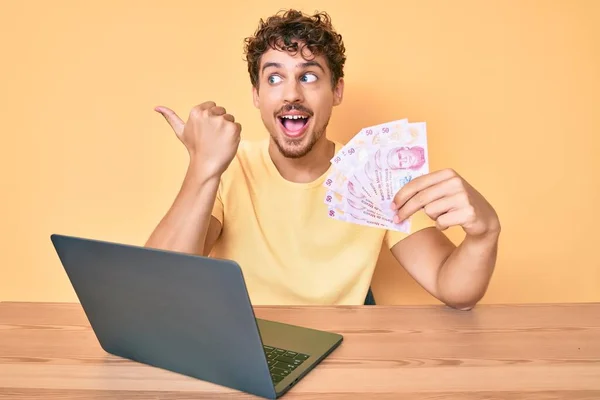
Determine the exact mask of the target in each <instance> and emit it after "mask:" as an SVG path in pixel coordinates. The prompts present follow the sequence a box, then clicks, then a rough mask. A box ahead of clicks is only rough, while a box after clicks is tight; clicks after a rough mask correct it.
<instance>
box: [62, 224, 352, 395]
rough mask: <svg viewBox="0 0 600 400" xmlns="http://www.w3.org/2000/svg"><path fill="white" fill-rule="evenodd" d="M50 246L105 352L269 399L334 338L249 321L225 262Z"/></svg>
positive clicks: (73, 243) (236, 270)
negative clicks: (52, 247)
mask: <svg viewBox="0 0 600 400" xmlns="http://www.w3.org/2000/svg"><path fill="white" fill-rule="evenodd" d="M51 240H52V243H53V245H54V248H55V249H56V252H57V254H58V256H59V258H60V261H61V263H62V265H63V267H64V269H65V271H66V273H67V275H68V277H69V280H70V282H71V284H72V285H73V288H74V290H75V293H76V295H77V296H78V298H79V301H80V303H81V305H82V307H83V309H84V311H85V314H86V316H87V318H88V320H89V322H90V325H91V327H92V329H93V331H94V333H95V335H96V337H97V338H98V341H99V343H100V346H102V348H103V349H104V350H105V351H106V352H108V353H110V354H114V355H116V356H119V357H123V358H127V359H130V360H134V361H137V362H141V363H144V364H148V365H151V366H154V367H158V368H162V369H165V370H169V371H173V372H177V373H181V374H184V375H188V376H191V377H194V378H198V379H202V380H205V381H208V382H212V383H215V384H218V385H222V386H225V387H229V388H233V389H236V390H239V391H242V392H246V393H251V394H254V395H257V396H261V397H264V398H278V397H281V396H282V395H283V394H284V393H285V392H287V391H288V390H289V389H290V388H291V387H292V386H293V385H294V384H295V383H296V382H297V381H298V380H300V379H301V378H302V377H304V376H305V375H306V374H307V373H308V372H309V371H311V370H312V369H313V368H315V367H316V366H317V364H318V363H319V362H321V361H322V360H323V359H324V358H325V357H326V356H327V355H329V354H330V353H331V352H332V351H333V350H334V349H335V348H336V347H338V346H339V345H340V343H341V342H342V340H343V337H342V336H341V335H339V334H337V333H330V332H324V331H319V330H314V329H309V328H304V327H299V326H294V325H289V324H283V323H279V322H274V321H267V320H262V319H257V318H255V315H254V310H253V308H252V305H251V303H250V298H249V295H248V292H247V288H246V285H245V282H244V278H243V275H242V270H241V268H240V266H239V265H238V264H237V263H236V262H234V261H231V260H223V259H214V258H208V257H202V256H196V255H189V254H183V253H178V252H172V251H164V250H157V249H150V248H145V247H138V246H132V245H124V244H117V243H110V242H106V241H99V240H92V239H85V238H78V237H73V236H65V235H58V234H53V235H51Z"/></svg>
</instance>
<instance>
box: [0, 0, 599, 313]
mask: <svg viewBox="0 0 600 400" xmlns="http://www.w3.org/2000/svg"><path fill="white" fill-rule="evenodd" d="M367 4H368V6H367ZM2 5H3V7H2V12H0V33H1V37H2V53H1V57H2V61H1V62H0V102H1V103H0V133H1V135H2V142H1V144H0V174H1V175H0V178H1V182H2V186H1V188H2V189H1V190H2V196H1V197H0V202H1V210H2V228H1V229H0V235H1V237H0V246H1V253H0V254H1V256H0V257H1V258H0V260H1V261H0V300H35V301H37V300H43V301H76V298H75V296H74V292H73V291H72V289H71V287H70V284H69V282H68V280H67V278H66V276H65V274H64V272H63V270H62V267H61V266H60V264H59V262H58V258H57V257H56V255H55V253H54V250H53V248H52V246H51V242H50V240H49V235H50V234H51V233H54V232H58V233H65V234H71V235H80V236H87V237H93V238H99V239H104V240H111V241H119V242H124V243H131V244H142V243H144V241H145V240H146V238H147V237H148V235H149V234H150V232H151V230H152V229H153V228H154V227H155V225H156V223H157V222H158V220H159V219H160V218H161V217H162V216H163V214H164V213H165V212H166V210H167V209H168V207H169V206H170V204H171V202H172V200H173V198H174V196H175V195H176V193H177V191H178V189H179V185H180V183H181V180H182V178H183V175H184V172H185V169H186V162H187V153H186V152H185V149H184V148H183V146H182V145H181V144H180V143H179V141H178V140H177V139H176V138H175V136H174V135H173V134H172V132H171V131H170V128H169V127H168V125H167V124H166V122H165V121H164V120H163V119H162V117H161V116H160V115H159V114H157V113H155V112H154V111H153V107H154V106H155V105H158V104H163V105H167V106H169V107H172V108H174V109H175V110H176V111H178V112H179V113H180V114H181V115H184V116H185V115H187V112H188V110H189V109H190V107H191V106H193V105H194V104H197V103H200V102H203V101H205V100H214V101H216V102H217V103H219V104H221V105H224V106H225V107H226V108H227V110H228V111H230V112H232V113H233V114H234V115H235V116H236V118H237V120H238V121H240V122H241V123H242V125H243V136H244V137H245V138H250V139H257V138H263V137H265V135H266V134H267V133H266V132H265V130H264V129H263V126H262V123H261V121H260V117H259V114H258V111H257V110H256V109H254V108H253V106H252V104H251V91H250V83H249V78H248V75H247V72H246V65H245V63H244V62H243V60H242V40H243V38H244V37H245V36H247V35H250V34H252V33H253V32H254V29H255V28H256V25H257V22H258V20H259V18H261V17H266V16H268V15H270V14H272V13H274V12H276V11H277V10H279V9H280V8H288V7H294V6H295V7H301V9H302V10H304V11H307V12H313V11H315V10H322V11H327V12H328V13H330V14H331V16H332V17H333V22H334V24H335V26H336V28H337V29H338V30H339V31H340V32H341V33H342V34H343V36H344V40H345V44H346V47H347V55H348V62H347V68H346V75H347V76H346V93H345V100H344V103H343V104H342V106H340V107H339V108H337V109H336V110H335V111H334V116H333V120H332V123H331V124H330V129H329V132H328V134H329V135H330V137H332V138H334V139H338V140H342V141H344V142H345V141H347V140H348V139H349V138H350V137H352V136H353V135H354V134H355V133H356V132H358V131H359V130H360V128H362V127H364V126H367V125H371V124H377V123H381V122H385V121H389V120H393V119H399V118H403V117H408V118H409V119H410V120H411V121H426V122H427V124H428V135H429V139H430V150H429V154H430V160H431V161H430V163H431V168H432V169H439V168H444V167H453V168H455V169H456V170H457V171H458V172H459V173H461V174H462V175H463V176H464V177H465V178H466V179H467V180H468V181H469V182H471V183H472V184H473V185H475V187H476V188H478V189H479V190H480V191H481V192H483V193H484V194H485V195H486V196H487V198H488V199H489V200H490V201H491V202H492V203H493V204H494V206H495V207H496V208H497V211H498V213H499V214H500V217H501V221H502V224H503V228H504V230H503V234H502V239H501V251H500V255H499V261H498V267H497V270H496V273H495V275H494V278H493V281H492V284H491V286H490V288H489V292H488V294H487V295H486V297H485V298H484V300H483V302H484V303H511V302H577V301H600V261H599V256H598V248H599V243H600V242H599V240H600V235H598V226H599V225H598V224H599V221H600V219H599V217H598V207H599V206H600V177H599V175H600V161H599V159H598V153H599V150H600V146H599V139H598V136H599V135H600V46H598V40H599V39H600V24H599V23H598V21H600V2H599V1H594V0H589V1H582V0H579V1H574V0H564V1H551V0H547V1H532V0H528V1H522V0H514V1H509V0H504V1H475V0H473V1H465V0H460V1H443V0H439V1H421V0H419V1H416V0H414V1H408V0H401V1H394V2H392V1H378V0H372V1H369V2H368V3H361V4H360V5H359V3H356V5H349V2H348V1H292V2H285V1H272V0H261V1H248V2H242V1H228V0H222V1H216V2H205V1H198V0H190V1H168V2H167V1H117V0H110V1H106V0H102V1H91V0H90V1H75V0H73V1H66V0H55V1H48V2H46V1H42V0H39V1H32V0H29V1H16V0H15V1H10V0H8V1H3V2H2ZM449 234H450V235H451V237H452V239H453V240H456V241H458V240H460V238H461V237H462V235H461V231H460V230H452V231H451V232H449ZM373 286H374V289H375V292H376V296H377V299H378V301H379V302H380V303H388V304H389V303H396V304H401V303H435V301H434V300H433V299H432V298H431V297H430V296H429V295H427V294H426V293H425V292H424V291H423V290H422V289H420V288H419V287H418V286H417V285H416V284H415V283H414V282H412V281H411V279H410V278H409V277H408V276H407V275H406V273H404V272H403V270H402V269H401V268H399V266H398V265H397V264H396V263H395V262H394V261H393V260H392V259H391V256H390V254H389V253H383V255H382V263H381V265H380V267H379V268H378V269H377V272H376V276H375V280H374V282H373Z"/></svg>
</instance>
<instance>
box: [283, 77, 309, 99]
mask: <svg viewBox="0 0 600 400" xmlns="http://www.w3.org/2000/svg"><path fill="white" fill-rule="evenodd" d="M284 101H285V102H286V103H301V102H302V101H304V96H303V94H302V87H301V86H300V84H299V82H296V81H293V80H290V81H289V82H287V83H286V85H285V91H284Z"/></svg>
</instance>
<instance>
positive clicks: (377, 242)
mask: <svg viewBox="0 0 600 400" xmlns="http://www.w3.org/2000/svg"><path fill="white" fill-rule="evenodd" d="M268 143H269V141H268V139H266V140H260V141H242V142H241V143H240V146H239V149H238V152H237V155H236V157H235V158H234V159H233V161H232V162H231V164H230V166H229V168H228V169H227V171H225V173H224V174H223V175H222V177H221V182H220V186H219V190H218V193H217V198H216V201H215V205H214V208H213V211H212V215H213V216H214V217H215V218H217V219H218V220H219V221H220V222H221V223H222V225H223V228H222V232H221V236H220V238H219V239H218V240H217V242H216V244H215V246H214V247H213V249H212V251H211V254H210V255H211V256H212V257H217V258H225V259H230V260H234V261H236V262H237V263H238V264H239V265H240V267H241V268H242V271H243V274H244V279H245V281H246V285H247V287H248V291H249V295H250V299H251V301H252V303H253V304H255V305H259V304H263V305H269V304H274V305H298V304H301V305H311V304H312V305H316V304H351V305H358V304H363V303H364V300H365V296H366V294H367V291H368V289H369V286H370V284H371V278H372V275H373V271H374V269H375V265H376V263H377V259H378V257H379V253H380V250H381V246H382V243H385V244H386V245H387V246H388V248H391V247H392V246H394V244H396V243H397V242H398V241H400V240H401V239H403V238H404V237H406V236H407V234H404V233H401V232H397V231H391V230H390V231H388V230H385V229H381V228H377V227H370V226H361V225H357V224H352V223H348V222H343V221H338V220H334V219H332V218H330V217H329V216H328V208H327V205H326V204H325V202H324V198H325V194H326V191H327V189H326V188H325V187H324V186H323V182H324V180H325V178H326V176H327V175H328V172H326V173H325V174H323V175H322V176H321V177H319V178H318V179H316V180H315V181H313V182H311V183H293V182H290V181H287V180H285V179H284V178H283V177H282V176H281V175H280V174H279V171H278V170H277V169H276V167H275V164H273V162H272V160H271V157H270V155H269V153H268ZM341 147H342V145H341V144H340V143H336V152H337V151H338V150H339V149H340V148H341ZM430 225H431V220H429V219H428V218H427V216H426V215H424V214H423V213H418V214H417V215H415V216H414V217H413V218H412V232H414V231H416V230H418V229H421V228H423V227H425V226H430Z"/></svg>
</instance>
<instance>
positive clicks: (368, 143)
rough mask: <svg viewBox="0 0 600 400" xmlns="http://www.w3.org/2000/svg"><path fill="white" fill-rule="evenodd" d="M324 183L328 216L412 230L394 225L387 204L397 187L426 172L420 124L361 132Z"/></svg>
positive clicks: (384, 126) (406, 225) (340, 154)
mask: <svg viewBox="0 0 600 400" xmlns="http://www.w3.org/2000/svg"><path fill="white" fill-rule="evenodd" d="M331 164H332V169H331V171H332V172H331V173H330V174H329V175H328V176H327V178H326V179H325V182H324V183H323V185H324V186H325V187H326V188H327V192H326V195H325V199H324V200H325V204H327V206H328V215H329V217H330V218H333V219H337V220H340V221H346V222H350V223H355V224H359V225H367V226H373V227H379V228H384V229H390V230H395V231H400V232H406V233H409V232H410V218H409V219H407V220H405V221H403V222H401V223H400V224H396V223H394V221H393V217H394V211H393V210H392V209H391V203H392V201H393V199H394V196H395V195H396V193H397V192H398V191H399V190H400V188H401V187H402V186H404V185H406V184H407V183H408V182H410V181H411V180H412V179H414V178H416V177H417V176H420V175H423V174H426V173H428V172H429V157H428V154H427V132H426V127H425V123H424V122H408V120H407V119H402V120H398V121H392V122H388V123H385V124H381V125H376V126H370V127H367V128H364V129H362V130H361V131H360V132H359V133H358V134H357V135H356V136H354V137H353V138H352V139H351V140H350V141H349V142H348V143H347V144H346V145H345V146H344V147H343V148H342V149H340V151H338V153H337V154H335V156H334V157H333V158H332V159H331Z"/></svg>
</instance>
